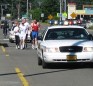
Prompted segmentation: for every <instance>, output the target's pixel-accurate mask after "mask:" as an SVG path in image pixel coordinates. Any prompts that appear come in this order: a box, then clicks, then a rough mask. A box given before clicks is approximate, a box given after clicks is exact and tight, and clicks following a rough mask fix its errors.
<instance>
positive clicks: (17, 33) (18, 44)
mask: <svg viewBox="0 0 93 86" xmlns="http://www.w3.org/2000/svg"><path fill="white" fill-rule="evenodd" d="M14 34H15V43H16V49H19V48H20V37H19V35H20V28H19V22H18V21H15V27H14Z"/></svg>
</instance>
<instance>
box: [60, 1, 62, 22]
mask: <svg viewBox="0 0 93 86" xmlns="http://www.w3.org/2000/svg"><path fill="white" fill-rule="evenodd" d="M61 21H62V0H60V22H61Z"/></svg>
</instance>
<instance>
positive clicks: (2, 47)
mask: <svg viewBox="0 0 93 86" xmlns="http://www.w3.org/2000/svg"><path fill="white" fill-rule="evenodd" d="M1 49H2V51H3V52H4V53H5V54H6V55H5V56H7V57H8V56H9V54H7V53H6V49H5V48H4V46H1Z"/></svg>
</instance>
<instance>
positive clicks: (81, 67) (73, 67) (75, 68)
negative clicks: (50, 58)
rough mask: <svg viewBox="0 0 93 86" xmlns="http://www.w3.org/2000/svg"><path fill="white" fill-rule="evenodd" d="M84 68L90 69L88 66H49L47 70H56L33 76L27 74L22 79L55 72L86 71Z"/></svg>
mask: <svg viewBox="0 0 93 86" xmlns="http://www.w3.org/2000/svg"><path fill="white" fill-rule="evenodd" d="M86 68H92V67H91V66H90V64H89V65H88V64H82V63H81V64H80V63H79V64H69V63H68V64H63V63H62V64H58V65H57V64H51V65H49V66H48V69H57V70H52V71H49V72H42V73H35V74H29V75H24V77H30V76H36V75H43V74H50V73H56V72H63V71H69V70H77V69H86Z"/></svg>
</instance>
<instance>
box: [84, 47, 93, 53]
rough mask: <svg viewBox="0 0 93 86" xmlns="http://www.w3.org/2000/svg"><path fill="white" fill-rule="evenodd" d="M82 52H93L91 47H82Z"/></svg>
mask: <svg viewBox="0 0 93 86" xmlns="http://www.w3.org/2000/svg"><path fill="white" fill-rule="evenodd" d="M83 51H84V52H93V47H84V50H83Z"/></svg>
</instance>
